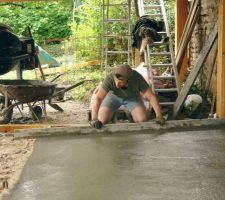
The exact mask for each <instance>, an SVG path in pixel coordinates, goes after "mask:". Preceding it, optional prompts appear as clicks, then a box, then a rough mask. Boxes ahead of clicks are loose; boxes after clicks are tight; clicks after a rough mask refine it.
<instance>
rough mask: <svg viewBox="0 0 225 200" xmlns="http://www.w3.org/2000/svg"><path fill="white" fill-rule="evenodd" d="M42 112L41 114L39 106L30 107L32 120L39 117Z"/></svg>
mask: <svg viewBox="0 0 225 200" xmlns="http://www.w3.org/2000/svg"><path fill="white" fill-rule="evenodd" d="M42 114H43V112H42V108H41V106H34V107H33V108H32V118H33V120H39V119H41V117H42Z"/></svg>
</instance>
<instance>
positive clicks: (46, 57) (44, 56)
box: [38, 46, 61, 67]
mask: <svg viewBox="0 0 225 200" xmlns="http://www.w3.org/2000/svg"><path fill="white" fill-rule="evenodd" d="M38 58H39V60H40V63H41V65H46V64H47V65H48V66H49V67H60V66H61V63H60V62H59V61H57V60H56V59H55V58H54V57H52V56H51V55H50V54H49V53H48V52H47V51H45V50H44V49H42V48H41V47H40V46H38Z"/></svg>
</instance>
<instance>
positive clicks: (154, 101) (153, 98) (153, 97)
mask: <svg viewBox="0 0 225 200" xmlns="http://www.w3.org/2000/svg"><path fill="white" fill-rule="evenodd" d="M144 95H145V96H146V97H147V99H148V100H149V101H150V103H151V105H152V107H153V109H154V111H155V114H156V117H162V113H161V107H160V105H159V101H158V99H157V97H156V95H155V94H154V93H153V91H152V89H151V88H150V87H149V88H148V89H147V90H146V92H145V94H144Z"/></svg>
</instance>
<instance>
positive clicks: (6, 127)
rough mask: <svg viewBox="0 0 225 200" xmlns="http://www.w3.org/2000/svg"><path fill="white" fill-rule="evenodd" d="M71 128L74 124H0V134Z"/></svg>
mask: <svg viewBox="0 0 225 200" xmlns="http://www.w3.org/2000/svg"><path fill="white" fill-rule="evenodd" d="M71 126H74V124H1V125H0V132H1V133H9V134H10V133H13V134H14V132H16V131H17V130H26V129H50V128H65V127H71Z"/></svg>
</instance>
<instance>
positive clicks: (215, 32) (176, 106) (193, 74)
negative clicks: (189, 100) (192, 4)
mask: <svg viewBox="0 0 225 200" xmlns="http://www.w3.org/2000/svg"><path fill="white" fill-rule="evenodd" d="M217 36H218V24H217V23H216V25H215V26H214V29H213V31H212V33H211V35H210V37H209V39H208V41H206V43H205V46H204V47H203V48H202V51H201V53H200V55H199V58H198V60H197V62H196V65H195V66H194V68H193V70H192V71H191V73H190V74H189V76H188V77H187V79H186V82H185V84H184V87H183V88H182V90H181V91H180V94H179V96H178V98H177V100H176V102H175V104H174V108H173V119H175V118H176V117H177V115H178V114H179V112H180V110H181V108H182V107H183V104H184V101H185V99H186V97H187V95H188V92H189V91H190V89H191V86H192V85H193V84H194V82H195V80H196V78H197V76H198V74H199V71H200V69H201V68H202V66H203V64H204V62H205V60H206V58H207V56H208V54H209V52H210V50H211V48H212V46H213V44H214V42H215V40H216V39H217Z"/></svg>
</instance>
